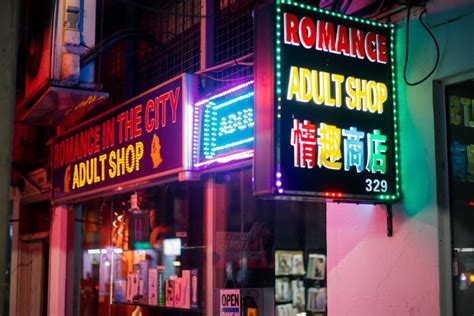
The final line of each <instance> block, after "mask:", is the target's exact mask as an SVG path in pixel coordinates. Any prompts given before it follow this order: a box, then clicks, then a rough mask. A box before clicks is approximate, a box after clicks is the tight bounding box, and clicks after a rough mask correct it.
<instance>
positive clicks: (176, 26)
mask: <svg viewBox="0 0 474 316" xmlns="http://www.w3.org/2000/svg"><path fill="white" fill-rule="evenodd" d="M103 2H104V7H103V11H102V10H101V9H102V7H101V4H100V3H99V14H100V15H98V26H97V33H98V40H99V41H101V40H103V39H105V38H107V37H108V36H110V35H112V34H114V33H116V32H118V31H121V30H122V31H123V30H126V29H130V28H135V29H139V30H141V31H143V32H145V33H148V34H149V35H151V37H152V38H153V40H152V41H151V42H150V41H144V40H142V39H137V38H127V39H126V40H124V41H122V42H118V43H116V44H114V45H113V46H111V47H110V48H109V49H107V50H106V51H104V52H103V53H102V54H101V56H100V57H99V58H97V59H96V67H97V68H96V69H97V82H99V83H101V84H102V85H103V90H104V91H106V92H108V93H109V94H110V97H109V100H108V101H107V103H106V104H104V105H103V106H102V109H101V111H102V110H105V109H107V108H110V107H113V106H114V105H117V104H119V103H122V102H123V101H125V100H126V99H127V98H130V97H132V96H133V95H137V94H139V93H141V92H143V91H145V90H148V89H149V88H151V87H153V86H156V85H158V84H160V83H162V82H165V81H167V80H168V79H170V78H172V77H174V76H176V75H179V74H180V73H182V72H196V71H197V70H198V69H199V62H200V57H199V53H200V10H201V0H178V1H176V0H174V1H170V0H166V1H164V0H143V1H137V0H103ZM131 11H133V12H134V13H133V14H131V13H130V12H131ZM102 12H103V16H102ZM102 23H103V25H102ZM130 64H132V67H130ZM125 90H126V91H125Z"/></svg>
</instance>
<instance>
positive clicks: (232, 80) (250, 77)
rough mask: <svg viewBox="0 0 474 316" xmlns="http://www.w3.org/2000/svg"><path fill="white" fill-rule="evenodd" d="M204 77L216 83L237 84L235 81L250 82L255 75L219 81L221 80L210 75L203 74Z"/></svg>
mask: <svg viewBox="0 0 474 316" xmlns="http://www.w3.org/2000/svg"><path fill="white" fill-rule="evenodd" d="M201 75H202V76H204V77H206V78H209V79H211V80H214V81H219V82H235V81H245V80H250V79H252V78H253V75H249V76H244V77H240V78H233V79H219V78H216V77H213V76H210V75H208V74H205V73H204V74H201Z"/></svg>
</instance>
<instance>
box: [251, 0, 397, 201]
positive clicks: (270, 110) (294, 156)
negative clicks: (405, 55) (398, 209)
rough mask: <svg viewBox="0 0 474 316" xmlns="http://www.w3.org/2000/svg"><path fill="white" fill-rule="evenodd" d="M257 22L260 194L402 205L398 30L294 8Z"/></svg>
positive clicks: (286, 2) (284, 6)
mask: <svg viewBox="0 0 474 316" xmlns="http://www.w3.org/2000/svg"><path fill="white" fill-rule="evenodd" d="M270 6H273V7H271V8H270ZM256 14H257V18H256V21H257V28H256V37H257V38H256V43H257V44H256V66H255V69H256V70H255V78H256V79H255V92H256V94H255V101H256V112H257V115H256V131H257V132H256V135H257V139H256V144H255V148H256V152H255V176H254V178H255V189H256V194H257V195H261V196H268V195H272V196H280V197H284V196H308V197H315V198H321V199H331V200H348V201H386V200H396V199H398V198H399V196H400V193H399V192H400V184H399V183H400V180H399V170H398V165H399V163H398V134H397V131H398V123H397V103H396V93H395V73H394V69H395V68H394V27H393V25H388V24H383V23H379V22H374V21H368V20H363V19H359V18H356V17H352V16H345V15H342V14H339V13H336V12H330V11H327V10H323V9H320V8H317V7H313V6H310V5H306V4H301V3H298V2H295V1H290V0H276V2H275V3H274V4H272V5H269V7H267V8H263V9H260V10H258V11H257V13H256ZM269 28H270V29H273V30H274V34H275V37H274V39H273V41H272V42H271V43H269V42H268V29H269ZM269 78H271V80H269ZM260 113H264V114H267V115H269V116H270V117H271V118H270V119H269V118H268V117H264V115H260ZM259 135H263V136H262V137H261V138H260V137H259ZM267 135H271V136H270V137H269V136H267ZM259 138H260V139H259Z"/></svg>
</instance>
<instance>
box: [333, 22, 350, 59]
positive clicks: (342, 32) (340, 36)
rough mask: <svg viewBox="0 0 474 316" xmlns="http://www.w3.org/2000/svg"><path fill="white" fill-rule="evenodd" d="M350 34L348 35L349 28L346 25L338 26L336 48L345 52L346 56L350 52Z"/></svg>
mask: <svg viewBox="0 0 474 316" xmlns="http://www.w3.org/2000/svg"><path fill="white" fill-rule="evenodd" d="M349 45H350V43H349V35H347V28H346V27H345V26H344V25H338V27H337V38H336V50H337V52H338V53H339V54H340V53H343V54H344V55H346V56H349V54H350V47H349Z"/></svg>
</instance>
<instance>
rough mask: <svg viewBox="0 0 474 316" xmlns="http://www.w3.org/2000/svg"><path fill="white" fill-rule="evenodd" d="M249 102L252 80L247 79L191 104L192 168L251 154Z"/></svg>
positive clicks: (251, 112)
mask: <svg viewBox="0 0 474 316" xmlns="http://www.w3.org/2000/svg"><path fill="white" fill-rule="evenodd" d="M253 103H254V91H253V81H249V82H246V83H243V84H240V85H238V86H236V87H232V88H230V89H227V90H226V91H224V92H222V93H219V94H216V95H214V96H211V97H210V98H208V99H204V100H201V101H199V102H197V103H196V104H195V115H194V119H195V123H194V124H195V126H194V131H195V138H194V146H193V149H194V150H193V153H194V161H195V164H194V165H195V167H202V166H205V165H210V164H213V163H224V162H229V161H231V160H229V158H232V159H243V158H247V157H251V156H252V154H253V141H254V126H255V114H254V105H253ZM199 118H201V120H199ZM199 123H200V124H201V125H200V128H199ZM198 131H199V132H198Z"/></svg>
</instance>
